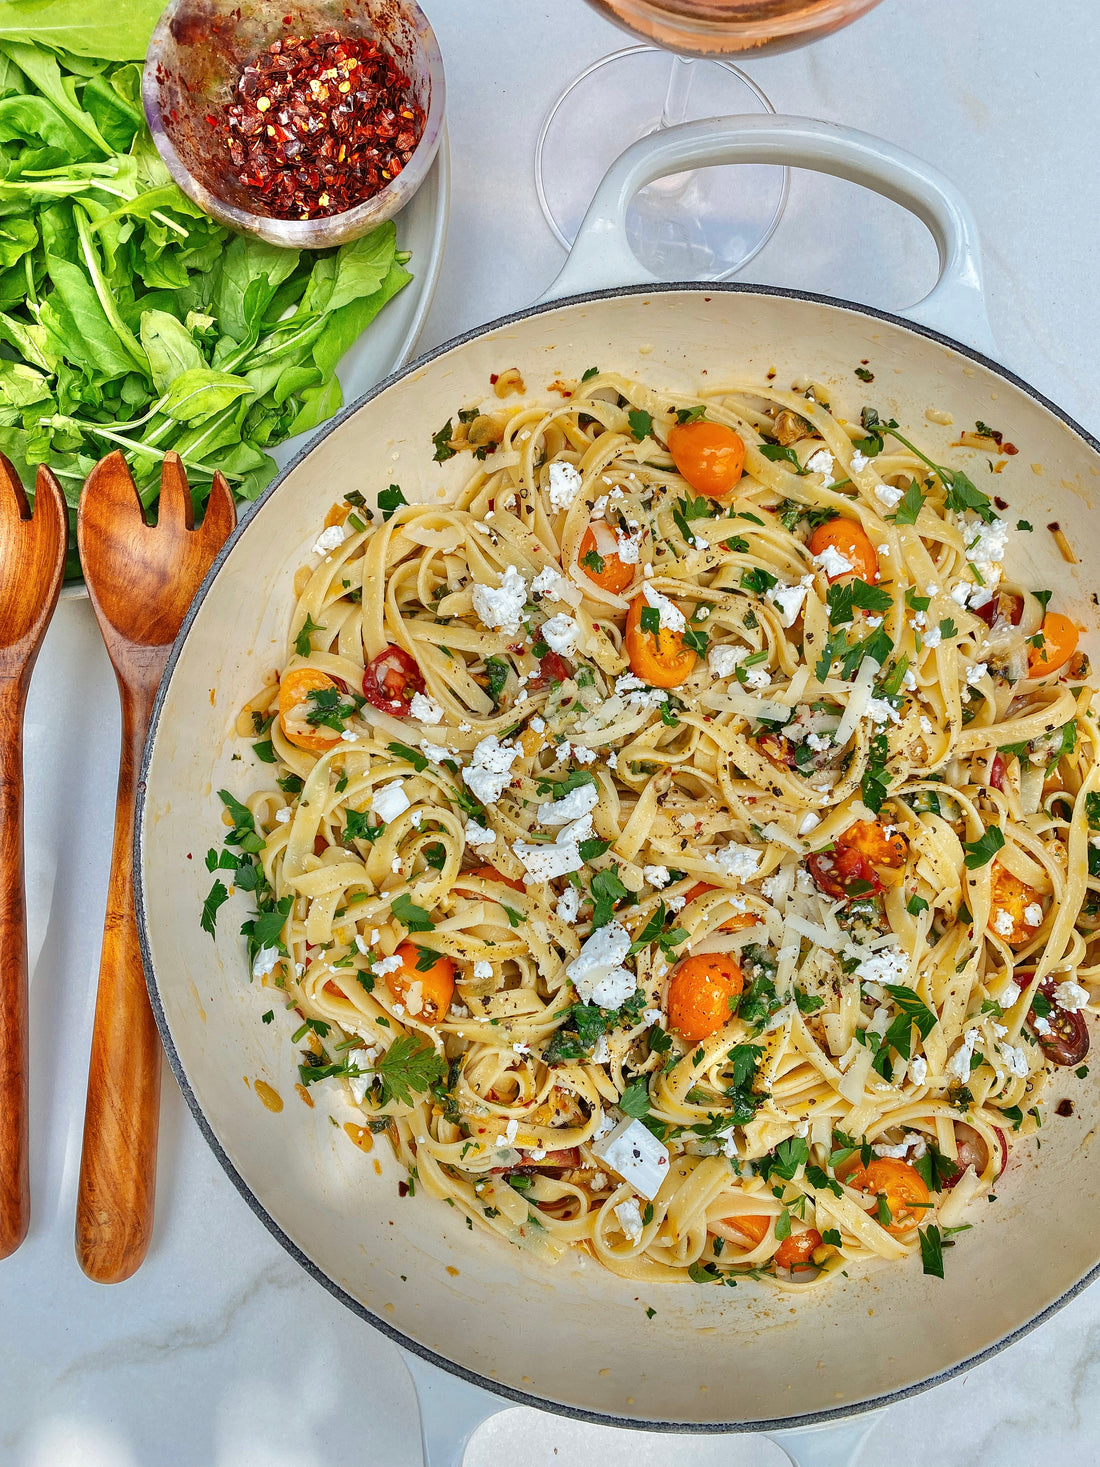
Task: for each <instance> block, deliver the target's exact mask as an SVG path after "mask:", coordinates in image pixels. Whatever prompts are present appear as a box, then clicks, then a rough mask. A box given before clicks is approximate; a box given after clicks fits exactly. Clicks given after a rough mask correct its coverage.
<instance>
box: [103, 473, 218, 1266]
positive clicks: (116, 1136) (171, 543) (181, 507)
mask: <svg viewBox="0 0 1100 1467" xmlns="http://www.w3.org/2000/svg"><path fill="white" fill-rule="evenodd" d="M235 523H236V512H235V510H234V508H233V497H232V495H231V494H230V492H229V485H228V484H227V483H226V481H225V479H224V478H223V476H222V475H221V474H215V475H214V483H213V487H212V488H211V490H210V498H209V500H208V501H207V505H206V513H205V515H204V517H203V521H202V524H201V525H200V526H199V527H198V528H197V529H196V528H195V527H194V518H193V510H192V501H191V491H190V489H189V487H188V484H187V475H186V474H185V473H184V469H183V464H182V462H181V461H180V458H179V455H178V454H175V453H169V454H167V455H166V456H165V459H164V464H163V467H162V470H161V480H160V507H159V511H158V517H157V523H156V524H155V525H149V524H147V523H146V521H145V514H144V511H143V510H142V507H141V501H140V500H139V498H138V494H137V489H136V488H135V486H134V481H133V479H132V478H131V477H130V471H129V469H128V468H127V467H126V463H125V460H124V459H123V457H122V455H121V453H112V454H110V455H109V456H108V457H107V458H105V459H102V460H101V461H100V462H99V463H98V464H97V465H96V466H95V468H94V469H93V470H92V472H91V473H90V474H89V475H88V478H87V481H86V483H85V485H84V490H83V493H82V494H81V497H80V509H79V511H78V514H77V543H78V545H79V547H80V559H81V563H82V565H83V568H84V579H85V582H86V583H87V587H88V595H89V597H90V598H91V602H92V610H93V611H94V612H95V615H96V620H97V621H98V622H99V629H100V631H101V632H102V633H103V640H104V642H105V643H106V644H107V655H108V656H109V657H110V659H111V663H112V665H113V666H114V669H115V676H116V678H117V679H118V689H119V696H120V698H121V701H122V754H121V758H120V761H119V771H118V801H117V804H116V806H115V831H114V847H113V850H112V852H111V877H110V884H109V886H108V889H107V915H106V920H105V922H104V925H103V949H102V953H101V956H100V964H99V989H98V992H97V994H96V1007H95V1025H94V1028H93V1031H92V1055H91V1064H90V1067H89V1070H88V1099H87V1105H86V1107H85V1111H84V1149H83V1152H82V1154H81V1158H80V1186H79V1191H78V1194H77V1208H76V1252H77V1257H78V1259H79V1261H80V1266H81V1268H82V1269H83V1270H84V1272H85V1273H86V1274H87V1275H88V1277H89V1278H91V1279H95V1280H96V1281H97V1282H98V1283H104V1284H109V1283H118V1282H120V1281H121V1280H122V1279H125V1278H129V1277H130V1275H131V1274H132V1273H133V1272H134V1270H135V1269H136V1268H138V1267H139V1265H140V1264H141V1261H142V1259H143V1258H144V1257H145V1254H146V1252H147V1250H148V1247H149V1239H150V1236H151V1233H152V1226H153V1201H154V1195H155V1191H156V1178H157V1129H158V1126H159V1122H160V1040H159V1037H158V1035H157V1027H156V1022H155V1020H154V1018H153V1011H152V1009H151V1008H150V1006H149V995H148V992H147V991H146V987H145V972H144V968H143V966H142V961H141V952H140V949H139V947H138V934H137V919H136V917H135V913H134V863H133V840H134V804H135V795H136V789H137V775H138V770H139V767H140V764H141V753H142V747H143V745H144V743H145V735H146V732H147V731H148V728H149V719H150V717H151V715H152V711H153V700H154V698H155V696H156V691H157V687H158V685H159V683H160V679H161V674H162V673H163V672H164V668H165V665H166V663H167V661H168V653H169V651H170V650H171V646H172V643H173V641H174V640H175V637H176V634H177V632H178V631H179V629H180V627H181V625H182V624H183V619H184V617H185V616H186V615H187V610H188V607H189V606H190V605H191V601H192V598H193V597H194V594H195V592H196V591H197V590H198V588H199V585H200V583H201V581H202V578H203V576H205V574H206V572H207V571H208V570H209V568H210V565H211V563H212V562H213V560H214V557H215V556H216V555H217V553H218V551H219V549H220V548H221V546H222V543H223V542H224V540H225V539H226V537H227V536H228V534H229V533H230V531H231V530H232V529H233V526H234V524H235Z"/></svg>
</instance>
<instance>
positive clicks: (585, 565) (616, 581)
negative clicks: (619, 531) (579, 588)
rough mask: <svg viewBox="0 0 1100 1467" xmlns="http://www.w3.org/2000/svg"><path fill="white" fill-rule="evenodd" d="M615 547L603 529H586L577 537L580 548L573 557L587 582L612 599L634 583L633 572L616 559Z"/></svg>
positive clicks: (608, 532) (633, 568)
mask: <svg viewBox="0 0 1100 1467" xmlns="http://www.w3.org/2000/svg"><path fill="white" fill-rule="evenodd" d="M617 544H618V541H617V540H616V538H615V536H614V534H613V533H612V531H611V529H610V528H609V527H608V526H607V525H605V524H602V523H598V524H597V525H595V526H593V525H589V527H588V529H587V530H585V532H584V535H583V536H582V537H581V548H580V550H579V551H578V554H577V563H578V564H579V565H580V568H581V570H582V571H584V573H585V575H586V576H587V577H588V579H589V580H590V581H592V582H593V583H594V584H595V585H597V586H599V588H600V590H601V591H610V592H611V593H612V595H614V596H618V595H619V593H620V592H622V591H625V590H626V588H627V586H629V585H630V583H631V581H633V579H634V571H635V569H636V567H634V566H632V565H627V564H626V562H625V561H624V560H622V559H620V557H619V552H618V550H617V549H616V546H617ZM587 556H593V557H594V558H595V561H596V562H597V563H598V564H599V565H600V566H601V567H602V568H601V569H599V570H597V569H596V565H595V564H593V562H592V561H590V560H586V557H587Z"/></svg>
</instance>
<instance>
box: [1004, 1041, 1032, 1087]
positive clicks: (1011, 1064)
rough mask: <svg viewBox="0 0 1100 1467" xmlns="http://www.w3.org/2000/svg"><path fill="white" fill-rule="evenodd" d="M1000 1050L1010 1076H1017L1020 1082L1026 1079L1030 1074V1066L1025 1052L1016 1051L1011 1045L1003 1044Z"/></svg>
mask: <svg viewBox="0 0 1100 1467" xmlns="http://www.w3.org/2000/svg"><path fill="white" fill-rule="evenodd" d="M1000 1050H1001V1058H1002V1059H1003V1060H1004V1062H1005V1064H1006V1065H1007V1066H1008V1072H1009V1074H1010V1075H1015V1076H1016V1078H1017V1079H1018V1080H1024V1079H1026V1078H1027V1073H1028V1064H1027V1055H1026V1054H1025V1053H1024V1052H1023V1050H1022V1049H1016V1048H1015V1047H1014V1046H1013V1045H1011V1044H1002V1045H1001V1046H1000Z"/></svg>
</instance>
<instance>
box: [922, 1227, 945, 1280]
mask: <svg viewBox="0 0 1100 1467" xmlns="http://www.w3.org/2000/svg"><path fill="white" fill-rule="evenodd" d="M917 1236H918V1237H919V1238H920V1257H921V1263H922V1264H923V1265H924V1271H925V1273H930V1274H931V1275H932V1277H933V1278H937V1279H942V1278H943V1238H942V1236H941V1234H940V1230H939V1228H938V1227H936V1225H935V1223H932V1224H930V1225H929V1226H928V1227H926V1228H918V1229H917Z"/></svg>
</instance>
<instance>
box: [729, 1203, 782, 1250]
mask: <svg viewBox="0 0 1100 1467" xmlns="http://www.w3.org/2000/svg"><path fill="white" fill-rule="evenodd" d="M771 1225H772V1219H771V1218H770V1217H764V1216H763V1215H762V1214H761V1213H758V1212H749V1213H742V1212H739V1213H737V1214H736V1216H734V1217H726V1218H723V1219H722V1221H721V1222H720V1223H718V1224H717V1226H718V1227H719V1228H721V1232H720V1233H719V1237H722V1238H725V1237H728V1235H729V1234H730V1233H739V1234H740V1235H741V1238H740V1239H739V1241H742V1240H743V1242H744V1245H745V1246H746V1247H749V1246H751V1247H753V1248H758V1247H759V1246H760V1244H761V1243H762V1242H763V1241H764V1239H765V1238H766V1237H767V1235H768V1229H769V1228H770V1227H771Z"/></svg>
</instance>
